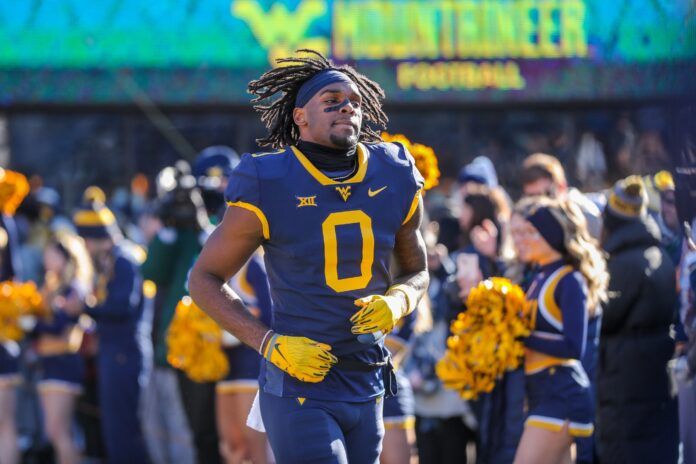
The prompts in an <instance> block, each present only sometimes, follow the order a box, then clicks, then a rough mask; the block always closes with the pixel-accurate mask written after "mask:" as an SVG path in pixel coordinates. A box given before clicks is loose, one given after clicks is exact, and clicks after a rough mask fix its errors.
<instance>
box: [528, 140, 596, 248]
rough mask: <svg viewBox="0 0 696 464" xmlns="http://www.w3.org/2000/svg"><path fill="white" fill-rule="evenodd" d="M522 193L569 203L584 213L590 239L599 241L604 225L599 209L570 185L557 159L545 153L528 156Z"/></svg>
mask: <svg viewBox="0 0 696 464" xmlns="http://www.w3.org/2000/svg"><path fill="white" fill-rule="evenodd" d="M521 178H522V192H523V194H524V195H525V196H535V195H541V196H547V197H550V198H559V199H566V198H567V199H569V200H570V201H573V202H575V203H576V204H577V205H578V206H579V207H580V209H582V212H583V214H584V215H585V219H586V221H587V228H588V230H589V232H590V235H592V237H594V238H595V239H599V234H600V231H601V229H602V222H601V217H600V213H599V208H597V206H596V205H595V204H594V203H593V202H592V201H590V200H589V199H588V198H587V197H585V195H583V194H582V193H580V191H579V190H577V189H575V188H572V187H570V186H569V185H568V181H567V180H566V175H565V170H564V169H563V166H562V165H561V162H560V161H558V159H557V158H555V157H553V156H551V155H547V154H544V153H535V154H533V155H530V156H528V157H527V158H526V159H525V160H524V162H523V163H522V172H521Z"/></svg>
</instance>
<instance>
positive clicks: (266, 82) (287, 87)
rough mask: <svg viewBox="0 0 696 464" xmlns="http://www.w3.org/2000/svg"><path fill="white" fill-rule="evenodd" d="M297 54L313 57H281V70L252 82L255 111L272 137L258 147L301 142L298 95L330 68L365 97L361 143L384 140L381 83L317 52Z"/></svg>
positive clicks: (266, 73) (268, 73) (251, 91)
mask: <svg viewBox="0 0 696 464" xmlns="http://www.w3.org/2000/svg"><path fill="white" fill-rule="evenodd" d="M297 52H298V53H304V54H306V55H309V56H297V57H292V58H280V59H278V60H277V63H278V64H279V65H281V66H280V67H278V68H274V69H271V70H269V71H266V72H265V73H263V75H262V76H261V77H259V78H258V79H256V80H253V81H251V82H249V86H248V92H249V93H250V94H252V95H254V96H255V97H254V99H253V100H252V103H254V109H255V110H256V111H258V112H259V113H261V121H263V122H264V124H266V127H267V128H268V135H267V136H266V137H263V138H260V139H258V140H257V142H258V144H259V145H260V146H270V147H272V148H280V147H282V146H287V145H292V144H294V143H296V142H297V140H298V139H299V137H300V131H299V129H298V128H297V126H296V125H295V123H294V121H293V116H292V113H293V110H294V109H295V99H296V98H297V92H298V91H299V90H300V87H302V84H304V83H305V82H306V81H307V80H309V79H311V78H312V77H313V76H315V75H316V74H317V73H319V72H321V71H324V70H327V69H336V70H338V71H341V72H342V73H344V74H345V75H347V76H348V77H349V78H350V80H352V81H353V82H354V83H355V85H356V86H357V87H358V90H359V91H360V94H361V95H362V99H363V100H362V101H363V103H362V110H363V124H362V127H361V128H360V137H359V138H360V141H361V142H379V141H381V140H382V139H381V138H380V136H379V134H380V132H381V131H382V130H384V129H386V126H387V121H388V118H387V116H386V114H384V111H382V100H383V99H384V90H382V88H381V87H380V86H379V84H377V83H376V82H374V81H372V80H370V79H368V78H367V77H365V76H364V75H362V74H360V73H359V72H357V71H356V70H355V69H353V68H352V67H350V66H346V65H342V66H337V65H335V64H333V63H332V62H331V61H330V60H328V59H326V58H325V57H324V56H323V55H322V54H321V53H319V52H316V51H314V50H308V49H302V50H297ZM277 94H281V95H280V97H278V98H275V99H274V100H272V99H273V98H274V97H275V96H276V95H277Z"/></svg>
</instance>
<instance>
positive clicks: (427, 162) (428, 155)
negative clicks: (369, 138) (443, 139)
mask: <svg viewBox="0 0 696 464" xmlns="http://www.w3.org/2000/svg"><path fill="white" fill-rule="evenodd" d="M382 140H384V141H385V142H398V143H400V144H402V145H403V146H404V147H406V149H407V150H408V151H409V153H411V155H412V156H413V159H414V160H415V161H416V168H417V169H418V172H420V174H421V176H423V179H425V185H424V187H423V188H424V189H425V190H430V189H431V188H433V187H435V186H436V185H437V184H439V183H440V168H439V167H438V164H437V156H436V155H435V150H433V149H432V148H431V147H429V146H427V145H423V144H422V143H412V142H411V141H410V140H409V139H408V138H407V137H406V136H405V135H402V134H394V135H392V134H389V133H387V132H382Z"/></svg>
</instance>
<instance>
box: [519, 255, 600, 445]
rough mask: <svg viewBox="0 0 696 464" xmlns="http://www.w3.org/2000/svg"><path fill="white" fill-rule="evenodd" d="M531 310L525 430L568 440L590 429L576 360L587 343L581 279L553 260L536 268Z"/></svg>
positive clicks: (585, 386)
mask: <svg viewBox="0 0 696 464" xmlns="http://www.w3.org/2000/svg"><path fill="white" fill-rule="evenodd" d="M527 298H528V300H530V301H534V302H535V305H536V310H535V322H534V329H533V331H532V333H531V335H530V336H529V337H528V338H527V339H525V346H526V347H527V348H528V349H530V350H533V351H528V352H527V354H526V359H525V373H526V389H527V402H528V416H527V420H526V422H525V425H526V426H534V427H540V428H544V429H547V430H553V431H560V430H561V428H562V427H563V425H564V424H565V423H566V422H568V424H569V433H570V434H571V435H572V436H574V437H587V436H590V435H592V432H593V430H594V426H593V417H592V410H593V408H592V404H591V403H592V400H591V393H590V383H589V379H588V377H587V374H586V372H585V369H584V368H583V366H582V364H581V362H580V360H581V359H583V354H584V352H585V349H586V343H587V325H588V310H587V289H586V285H585V281H584V279H583V277H582V275H581V274H580V273H579V272H577V271H575V270H574V269H573V268H572V267H571V266H568V265H566V264H564V263H563V261H556V262H554V263H551V264H548V265H546V266H542V267H540V268H539V273H538V274H537V275H536V277H535V278H534V281H533V282H532V284H531V285H530V287H529V290H528V291H527Z"/></svg>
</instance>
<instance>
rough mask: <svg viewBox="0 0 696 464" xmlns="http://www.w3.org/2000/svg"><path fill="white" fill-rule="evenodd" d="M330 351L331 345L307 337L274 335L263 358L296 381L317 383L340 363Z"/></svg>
mask: <svg viewBox="0 0 696 464" xmlns="http://www.w3.org/2000/svg"><path fill="white" fill-rule="evenodd" d="M330 351H331V347H330V346H329V345H327V344H325V343H319V342H315V341H314V340H310V339H309V338H306V337H292V336H290V335H280V334H274V335H273V336H272V337H271V339H270V341H269V342H268V345H266V349H265V350H264V353H263V357H264V358H266V359H267V360H268V361H270V362H271V363H273V364H274V365H275V366H276V367H278V368H279V369H280V370H282V371H284V372H287V373H288V374H289V375H291V376H293V377H295V378H296V379H299V380H301V381H303V382H310V383H317V382H321V381H322V380H324V377H326V374H328V373H329V369H331V366H333V365H334V364H336V362H337V361H338V359H336V356H334V355H332V354H331V353H330Z"/></svg>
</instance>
